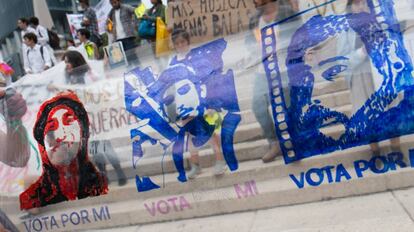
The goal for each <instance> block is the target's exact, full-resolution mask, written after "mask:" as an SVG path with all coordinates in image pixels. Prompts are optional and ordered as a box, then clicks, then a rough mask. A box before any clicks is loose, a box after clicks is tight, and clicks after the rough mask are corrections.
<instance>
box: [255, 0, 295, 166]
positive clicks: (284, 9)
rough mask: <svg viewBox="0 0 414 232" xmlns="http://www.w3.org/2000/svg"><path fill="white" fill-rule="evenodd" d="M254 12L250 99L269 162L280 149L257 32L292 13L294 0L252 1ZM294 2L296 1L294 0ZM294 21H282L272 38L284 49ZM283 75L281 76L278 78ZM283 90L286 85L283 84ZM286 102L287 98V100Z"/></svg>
mask: <svg viewBox="0 0 414 232" xmlns="http://www.w3.org/2000/svg"><path fill="white" fill-rule="evenodd" d="M253 3H254V4H255V7H256V9H257V12H258V14H257V15H255V17H254V18H253V19H252V23H253V24H254V25H252V26H255V29H254V30H253V32H254V33H252V35H251V36H250V37H252V36H254V39H250V40H251V42H250V44H249V46H250V45H251V46H252V48H250V49H249V50H250V51H252V52H251V53H250V54H249V56H250V57H260V59H259V60H255V61H254V62H255V64H256V65H257V71H256V76H255V79H254V85H253V99H252V110H253V113H254V116H255V118H256V120H257V121H258V122H259V124H260V127H261V129H262V132H263V135H264V137H265V138H266V140H267V141H268V143H269V148H270V149H269V151H268V152H267V153H266V154H265V155H264V156H263V157H262V161H263V162H264V163H268V162H272V161H273V160H275V158H276V157H277V156H279V155H281V150H280V146H279V141H278V138H277V137H276V131H275V123H274V121H273V117H272V114H271V113H270V112H269V107H270V103H271V99H270V95H269V87H268V83H267V79H266V72H265V70H264V68H263V64H262V61H263V60H262V55H261V54H260V53H259V54H257V52H260V51H261V38H260V31H261V29H262V28H264V27H265V26H267V25H270V24H272V23H274V22H277V21H279V20H282V19H285V18H287V17H289V16H291V15H293V14H294V11H295V10H296V8H297V4H294V3H295V1H294V0H290V1H289V2H288V1H286V0H285V1H278V0H253ZM296 3H297V2H296ZM296 23H298V20H297V19H296V20H291V21H289V22H288V23H284V24H282V25H280V26H279V27H278V29H276V30H275V31H276V35H275V36H276V37H277V38H278V40H279V41H282V42H281V43H279V46H280V47H282V48H281V49H286V47H284V46H286V45H285V42H284V41H288V39H289V38H290V36H291V35H292V33H293V31H292V29H295V27H296ZM285 78H286V77H284V76H282V80H284V79H285ZM283 82H284V81H283ZM284 88H285V89H287V86H285V87H284ZM287 101H289V99H287Z"/></svg>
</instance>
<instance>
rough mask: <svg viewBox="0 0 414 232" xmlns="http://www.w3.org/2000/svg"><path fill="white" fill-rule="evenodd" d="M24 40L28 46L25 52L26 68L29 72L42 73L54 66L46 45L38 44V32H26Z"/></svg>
mask: <svg viewBox="0 0 414 232" xmlns="http://www.w3.org/2000/svg"><path fill="white" fill-rule="evenodd" d="M23 41H24V43H25V44H26V46H27V49H26V51H25V53H23V59H24V70H25V71H26V73H27V74H36V73H41V72H43V71H44V70H47V69H49V68H50V67H52V60H51V59H50V55H49V51H48V49H46V48H45V47H44V46H42V45H39V44H37V42H38V41H37V36H36V34H34V33H27V34H25V35H24V36H23Z"/></svg>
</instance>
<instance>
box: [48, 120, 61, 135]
mask: <svg viewBox="0 0 414 232" xmlns="http://www.w3.org/2000/svg"><path fill="white" fill-rule="evenodd" d="M58 128H59V121H58V120H57V119H56V118H51V119H49V120H48V121H47V124H46V128H45V131H46V132H48V131H55V130H57V129H58Z"/></svg>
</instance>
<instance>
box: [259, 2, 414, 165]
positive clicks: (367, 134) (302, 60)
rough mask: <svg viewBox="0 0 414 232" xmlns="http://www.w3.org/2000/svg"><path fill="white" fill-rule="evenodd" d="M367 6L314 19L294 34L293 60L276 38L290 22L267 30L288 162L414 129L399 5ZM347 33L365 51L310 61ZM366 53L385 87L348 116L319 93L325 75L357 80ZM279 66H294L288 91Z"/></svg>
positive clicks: (269, 69)
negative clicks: (281, 52) (336, 130)
mask: <svg viewBox="0 0 414 232" xmlns="http://www.w3.org/2000/svg"><path fill="white" fill-rule="evenodd" d="M366 6H367V11H364V12H358V13H355V12H348V13H347V14H343V15H330V16H320V15H317V16H314V17H312V18H310V19H309V20H308V21H307V22H304V23H303V25H301V26H300V27H299V28H298V29H297V30H296V32H295V33H294V34H293V36H292V38H291V40H290V44H289V46H288V49H287V57H286V59H285V60H278V54H277V50H276V44H277V43H278V41H277V38H276V37H275V35H274V34H275V33H274V30H275V27H277V24H280V23H283V22H276V23H275V24H273V25H270V26H267V27H265V28H263V30H262V42H263V43H262V45H263V54H264V57H265V59H264V61H263V64H264V67H265V70H266V74H267V80H268V83H269V86H270V87H269V91H270V93H271V98H272V99H271V100H272V111H273V118H274V121H275V128H276V133H277V136H278V138H279V140H280V146H281V150H282V152H283V155H284V160H285V163H291V162H295V161H298V160H302V159H305V158H308V157H312V156H315V155H321V154H327V153H330V152H333V151H337V150H342V149H347V148H351V147H355V146H360V145H365V144H371V143H376V142H379V141H383V140H386V139H391V138H396V137H399V136H402V135H407V134H412V133H413V132H414V123H413V122H414V121H413V119H414V114H413V110H412V109H413V104H414V101H413V100H414V99H413V76H412V72H413V66H412V62H411V58H410V56H409V55H408V52H407V49H406V48H405V46H404V43H403V37H402V33H401V28H400V25H399V22H398V19H397V17H396V14H395V11H394V2H393V1H392V0H383V1H377V0H367V1H366ZM297 16H299V14H298V15H297ZM345 37H348V38H349V37H354V38H357V40H358V42H356V43H360V48H361V49H359V50H357V49H342V48H340V47H338V46H337V47H336V50H335V52H334V53H332V54H331V55H325V56H324V57H323V59H319V60H318V62H311V61H309V60H310V59H308V56H309V54H310V53H312V52H310V51H311V50H312V49H316V50H317V47H318V46H319V47H321V46H322V47H323V45H325V44H327V43H329V42H330V41H331V40H332V39H336V41H337V40H338V38H339V40H340V39H343V38H345ZM354 41H355V39H354ZM347 46H351V45H349V44H348V45H347ZM344 47H345V48H346V46H344ZM358 52H359V53H362V54H364V55H365V56H366V61H367V63H364V66H371V67H372V69H373V70H372V73H376V74H378V75H370V77H372V78H376V80H374V81H377V82H379V83H380V84H379V87H377V88H375V89H373V90H372V93H369V94H367V96H366V99H363V101H362V102H361V103H359V104H358V103H355V102H352V104H353V105H354V108H355V109H354V110H353V112H352V114H351V115H347V114H345V113H344V112H341V111H338V110H336V109H333V108H332V107H329V106H325V105H324V104H322V103H321V101H320V100H319V99H318V98H317V97H314V96H313V93H314V92H315V85H316V80H317V79H318V78H319V79H324V80H326V81H328V82H335V81H337V78H338V77H345V78H346V79H348V80H350V81H355V78H354V79H353V77H352V76H353V75H355V72H357V70H358V68H361V67H357V66H358V65H360V64H358V63H356V62H355V61H356V59H355V56H356V55H357V54H356V53H358ZM279 63H284V65H285V67H286V68H287V78H288V86H287V88H288V91H287V92H288V93H286V91H285V92H283V87H282V75H281V68H280V67H279V66H280V65H279ZM365 80H366V79H364V81H365ZM362 85H364V84H362ZM351 94H355V93H351ZM356 106H357V107H356ZM384 122H386V123H384ZM332 125H337V126H338V125H340V127H341V128H343V130H341V132H340V134H339V135H337V136H336V137H334V136H331V135H329V134H326V133H325V132H324V130H323V129H324V128H327V127H329V126H332Z"/></svg>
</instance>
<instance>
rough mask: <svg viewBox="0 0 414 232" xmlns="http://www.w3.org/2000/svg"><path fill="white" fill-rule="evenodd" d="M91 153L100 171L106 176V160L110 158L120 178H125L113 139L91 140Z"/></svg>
mask: <svg viewBox="0 0 414 232" xmlns="http://www.w3.org/2000/svg"><path fill="white" fill-rule="evenodd" d="M91 154H92V156H93V161H94V162H95V164H96V166H97V167H98V169H99V171H100V172H101V173H102V174H103V175H105V176H106V167H105V166H106V160H108V161H109V162H110V163H111V164H112V166H113V167H114V169H115V171H116V174H117V176H118V178H119V179H121V178H125V173H124V171H123V170H122V168H121V164H120V162H119V159H118V155H117V154H116V152H115V150H114V148H113V147H112V144H111V141H109V140H101V141H92V142H91Z"/></svg>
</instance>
